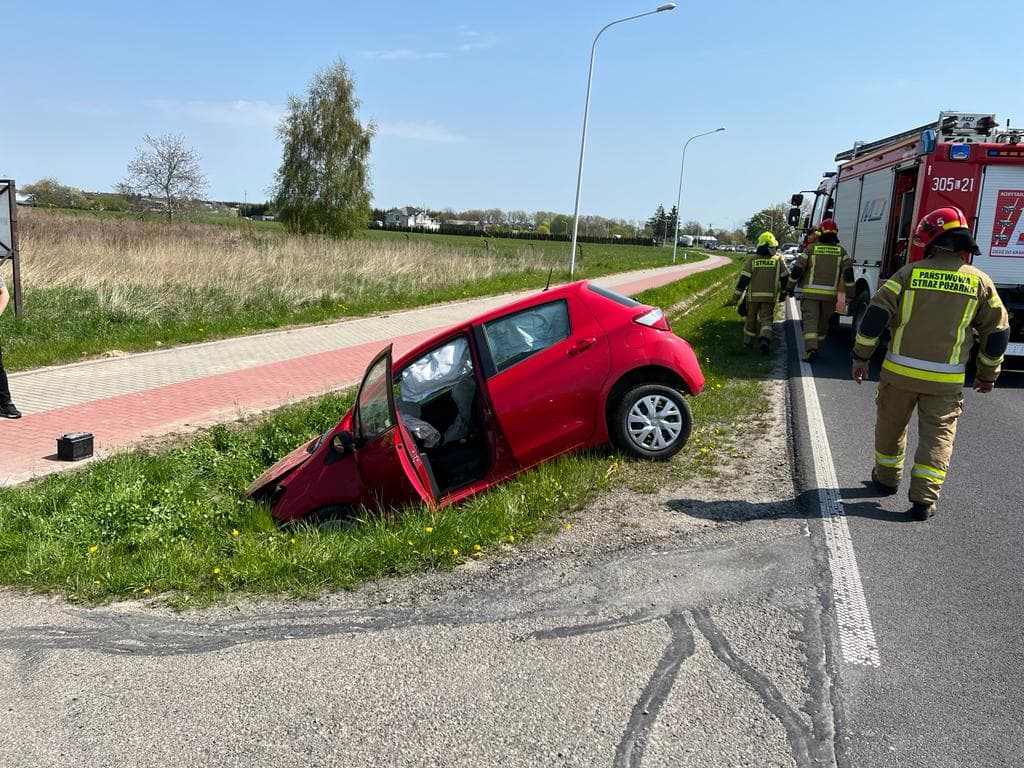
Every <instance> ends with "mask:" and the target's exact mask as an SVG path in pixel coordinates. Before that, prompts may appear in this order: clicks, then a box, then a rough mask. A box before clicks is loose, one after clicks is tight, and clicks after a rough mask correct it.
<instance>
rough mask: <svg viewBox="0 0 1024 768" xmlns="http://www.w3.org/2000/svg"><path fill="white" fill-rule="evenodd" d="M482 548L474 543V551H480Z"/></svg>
mask: <svg viewBox="0 0 1024 768" xmlns="http://www.w3.org/2000/svg"><path fill="white" fill-rule="evenodd" d="M481 549H482V547H481V546H480V545H479V544H474V545H473V551H474V552H479V551H480V550H481Z"/></svg>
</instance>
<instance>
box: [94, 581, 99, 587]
mask: <svg viewBox="0 0 1024 768" xmlns="http://www.w3.org/2000/svg"><path fill="white" fill-rule="evenodd" d="M92 584H93V586H94V587H98V586H99V585H100V583H99V581H94V582H93V583H92Z"/></svg>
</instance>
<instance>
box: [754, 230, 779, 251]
mask: <svg viewBox="0 0 1024 768" xmlns="http://www.w3.org/2000/svg"><path fill="white" fill-rule="evenodd" d="M762 245H767V246H768V247H769V248H778V247H779V241H778V240H776V239H775V235H773V234H772V233H771V232H762V233H761V236H760V237H759V238H757V247H758V248H760V247H761V246H762Z"/></svg>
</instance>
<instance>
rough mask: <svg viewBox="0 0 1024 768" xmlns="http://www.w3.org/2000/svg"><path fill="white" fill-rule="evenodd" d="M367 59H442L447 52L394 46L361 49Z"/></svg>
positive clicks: (445, 56)
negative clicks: (379, 48) (376, 49)
mask: <svg viewBox="0 0 1024 768" xmlns="http://www.w3.org/2000/svg"><path fill="white" fill-rule="evenodd" d="M360 53H361V54H362V55H363V56H365V57H366V58H367V59H377V60H378V61H400V60H406V61H412V60H421V59H444V58H447V56H448V54H447V53H444V52H442V51H417V50H414V49H412V48H395V49H393V50H390V51H361V52H360Z"/></svg>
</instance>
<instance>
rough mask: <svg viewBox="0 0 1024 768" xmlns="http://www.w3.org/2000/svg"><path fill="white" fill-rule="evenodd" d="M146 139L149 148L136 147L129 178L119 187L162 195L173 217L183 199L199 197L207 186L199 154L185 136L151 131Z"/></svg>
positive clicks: (166, 208) (167, 211) (125, 190)
mask: <svg viewBox="0 0 1024 768" xmlns="http://www.w3.org/2000/svg"><path fill="white" fill-rule="evenodd" d="M143 140H144V141H145V142H146V144H148V145H149V149H148V150H146V149H141V148H136V150H135V159H133V160H132V161H131V162H130V163H128V178H127V179H126V180H125V181H124V182H123V183H122V184H120V185H118V189H119V190H122V191H123V192H127V191H129V190H132V191H135V192H141V193H144V194H147V195H154V196H156V197H159V198H161V199H162V200H163V201H164V204H165V212H166V214H167V219H168V220H170V219H173V218H174V214H175V212H176V211H177V210H178V209H179V207H180V203H182V202H184V201H187V200H195V199H197V198H198V197H200V196H201V195H202V194H203V191H204V190H205V189H206V177H205V176H204V175H203V171H202V168H200V167H199V154H198V153H197V152H196V151H195V150H194V149H192V148H191V147H189V146H187V145H186V144H185V139H184V137H182V136H175V135H173V134H164V135H162V136H155V137H154V136H150V135H149V134H148V133H147V134H146V135H145V136H144V137H143Z"/></svg>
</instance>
